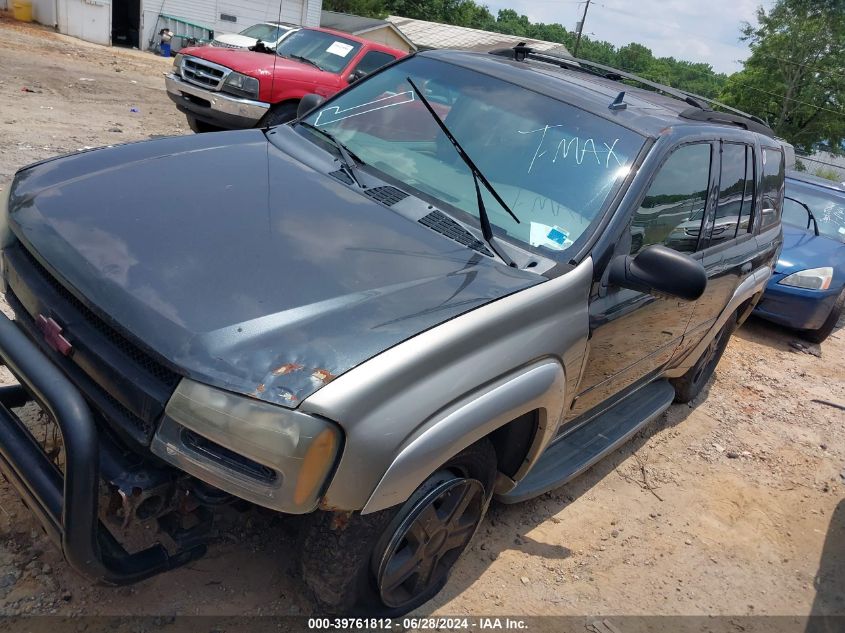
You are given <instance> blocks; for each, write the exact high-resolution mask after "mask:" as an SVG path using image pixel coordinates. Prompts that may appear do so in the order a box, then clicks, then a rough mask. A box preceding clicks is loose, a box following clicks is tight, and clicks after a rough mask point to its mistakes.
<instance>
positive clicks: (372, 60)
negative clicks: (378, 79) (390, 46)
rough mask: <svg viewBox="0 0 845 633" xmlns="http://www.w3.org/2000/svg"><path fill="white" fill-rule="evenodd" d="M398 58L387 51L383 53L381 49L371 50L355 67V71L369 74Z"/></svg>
mask: <svg viewBox="0 0 845 633" xmlns="http://www.w3.org/2000/svg"><path fill="white" fill-rule="evenodd" d="M395 60H396V58H395V57H394V56H393V55H388V54H387V53H382V52H381V51H370V52H369V53H367V54H366V55H364V57H363V58H362V59H361V61H360V62H358V65H357V66H356V67H355V71H356V72H359V73H361V74H362V75H369V74H370V73H371V72H373V71H374V70H378V69H379V68H381V67H382V66H384V65H385V64H389V63H390V62H392V61H395Z"/></svg>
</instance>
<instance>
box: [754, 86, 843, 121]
mask: <svg viewBox="0 0 845 633" xmlns="http://www.w3.org/2000/svg"><path fill="white" fill-rule="evenodd" d="M745 87H746V88H749V89H751V90H756V91H757V92H762V93H764V94H767V95H771V96H773V97H777V98H778V99H786V100H787V101H794V102H795V103H800V104H801V105H806V106H810V107H811V108H816V109H817V110H824V111H825V112H830V113H832V114H845V110H831V109H830V108H825V107H823V106H817V105H815V104H813V103H808V102H807V101H801V100H800V99H795V98H793V97H787V96H786V95H779V94H777V93H776V92H770V91H769V90H763V89H762V88H755V87H754V86H745Z"/></svg>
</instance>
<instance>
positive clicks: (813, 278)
mask: <svg viewBox="0 0 845 633" xmlns="http://www.w3.org/2000/svg"><path fill="white" fill-rule="evenodd" d="M831 281H833V268H832V267H830V266H822V267H821V268H808V269H807V270H799V271H798V272H797V273H792V274H791V275H789V276H788V277H784V278H783V279H781V280H780V281H779V282H778V283H780V284H782V285H784V286H792V287H794V288H806V289H808V290H827V289H828V288H830V282H831Z"/></svg>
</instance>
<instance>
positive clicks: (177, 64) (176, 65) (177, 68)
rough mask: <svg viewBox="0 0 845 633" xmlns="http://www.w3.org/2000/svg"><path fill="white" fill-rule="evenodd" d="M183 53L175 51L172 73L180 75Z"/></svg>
mask: <svg viewBox="0 0 845 633" xmlns="http://www.w3.org/2000/svg"><path fill="white" fill-rule="evenodd" d="M183 58H184V55H182V53H176V57H174V58H173V73H174V74H175V75H179V76H180V77H181V76H182V59H183Z"/></svg>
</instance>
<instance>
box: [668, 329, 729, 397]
mask: <svg viewBox="0 0 845 633" xmlns="http://www.w3.org/2000/svg"><path fill="white" fill-rule="evenodd" d="M735 329H736V315H733V314H732V315H731V316H730V318H729V319H728V321H727V323H725V325H724V326H722V329H721V330H719V332H718V333H717V334H716V336H714V337H713V340H712V341H710V345H708V346H707V349H706V350H704V353H703V354H702V355H701V358H699V359H698V361H696V363H695V365H693V366H692V367H690V369H689V371H687V373H685V374H684V375H683V376H681V377H680V378H674V379H672V380H670V381H669V382H670V383H671V384H672V386H673V387H674V388H675V402H679V403H682V404H685V403H687V402H690V401H692V400H694V399H695V397H696V396H697V395H698V394H699V393H701V390H702V389H704V385H706V384H707V381H709V380H710V377H711V376H712V375H713V371H714V370H715V369H716V365H718V364H719V360H720V359H721V358H722V354H724V353H725V348H726V347H727V346H728V341H730V339H731V334H733V332H734V330H735Z"/></svg>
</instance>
